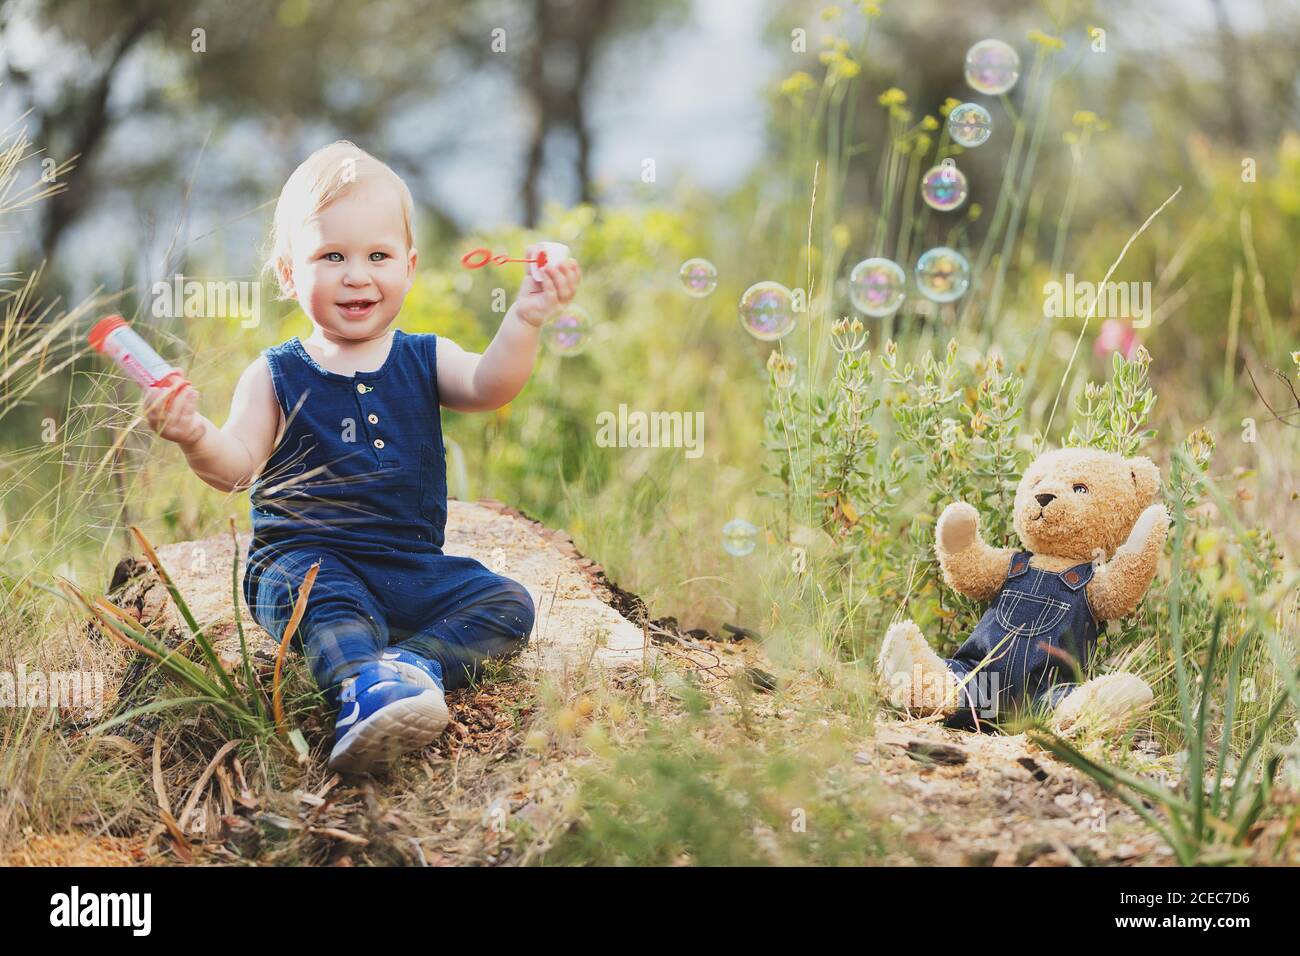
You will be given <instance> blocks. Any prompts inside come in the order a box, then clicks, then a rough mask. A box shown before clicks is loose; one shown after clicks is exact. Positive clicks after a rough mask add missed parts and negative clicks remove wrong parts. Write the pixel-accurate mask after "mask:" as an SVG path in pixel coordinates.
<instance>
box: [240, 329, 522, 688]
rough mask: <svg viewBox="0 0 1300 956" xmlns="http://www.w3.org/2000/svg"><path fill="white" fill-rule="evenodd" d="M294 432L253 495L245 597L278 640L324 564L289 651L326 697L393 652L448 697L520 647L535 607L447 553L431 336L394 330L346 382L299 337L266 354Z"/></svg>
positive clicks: (502, 581) (506, 584) (504, 582)
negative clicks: (367, 368)
mask: <svg viewBox="0 0 1300 956" xmlns="http://www.w3.org/2000/svg"><path fill="white" fill-rule="evenodd" d="M263 355H265V356H266V360H267V364H268V365H269V366H270V370H271V381H272V383H273V384H274V386H275V395H276V400H277V401H278V402H279V404H280V408H281V409H282V411H283V412H284V417H285V430H284V433H283V435H282V436H281V438H280V441H279V442H278V443H277V445H276V447H275V450H274V451H273V452H272V453H271V456H270V458H269V459H268V460H267V462H266V464H265V466H264V467H263V469H262V472H261V474H260V475H259V476H258V478H257V480H256V481H255V482H254V484H253V486H252V488H251V489H250V502H251V505H252V524H253V539H252V542H251V544H250V545H249V549H248V560H247V564H246V566H245V572H244V582H243V592H244V600H245V601H246V602H247V603H248V607H249V610H250V611H251V612H252V614H253V617H254V619H255V620H256V621H257V622H258V623H259V624H261V625H262V626H263V627H264V628H266V629H267V631H268V632H270V634H271V635H272V636H273V637H275V638H276V639H277V640H279V639H280V638H281V637H282V636H283V633H284V628H285V626H286V624H287V623H288V619H289V616H290V614H291V612H292V609H293V600H294V597H295V596H296V594H297V592H298V588H299V586H300V585H301V583H302V580H303V578H304V577H305V576H306V573H307V569H308V568H309V567H310V566H311V565H312V564H313V563H315V562H317V561H319V562H320V568H319V570H318V572H317V577H316V580H315V582H314V584H313V586H312V591H311V595H310V597H309V598H308V601H307V609H306V612H305V614H304V617H303V620H302V622H301V623H300V624H299V627H298V629H297V632H296V635H295V641H296V642H298V644H299V646H300V647H301V648H302V649H303V651H304V653H305V655H306V657H307V661H308V664H309V666H310V667H311V670H312V674H313V676H314V677H315V679H316V682H317V684H318V685H319V686H320V687H321V688H322V689H325V690H332V689H335V688H336V687H337V685H338V684H339V682H341V681H342V680H343V679H344V678H347V677H351V676H354V675H355V674H356V673H357V671H358V670H359V669H360V667H361V665H362V664H364V663H366V662H367V661H373V660H376V659H377V658H378V657H379V655H380V654H381V653H382V652H383V650H384V648H386V647H387V646H388V645H389V644H400V645H401V646H402V647H404V648H406V649H408V650H411V651H413V652H415V653H418V654H422V655H423V656H425V657H428V658H430V659H431V660H436V661H438V662H439V663H440V664H441V667H442V673H443V676H444V680H445V682H446V685H447V689H449V690H450V689H453V688H455V687H458V686H463V685H464V684H465V683H467V682H468V681H469V680H471V679H472V678H473V677H474V676H475V675H476V674H477V672H478V669H479V666H480V665H481V664H482V663H483V661H485V660H486V659H488V658H489V657H501V656H508V655H510V654H513V653H516V652H518V651H519V650H520V649H521V648H522V647H523V645H524V644H525V642H526V641H527V639H528V634H529V632H530V631H531V630H532V625H533V611H534V608H533V602H532V598H531V597H530V596H529V594H528V591H527V590H526V589H525V588H524V587H523V585H521V584H519V583H518V582H516V581H512V580H510V579H509V578H505V577H503V576H501V575H498V574H494V573H493V572H491V571H490V570H488V569H487V568H485V567H484V566H483V565H482V564H480V563H479V562H478V561H475V560H474V559H472V558H467V557H458V556H453V555H446V554H443V553H442V545H443V541H444V532H445V529H446V524H447V470H446V453H445V451H444V448H443V441H442V417H441V412H440V403H439V398H438V375H437V369H438V366H437V336H436V335H431V334H420V335H412V334H408V333H406V332H403V331H402V330H400V329H395V330H394V331H393V340H392V346H391V349H390V351H389V354H388V358H387V359H385V361H384V363H383V365H382V366H380V367H379V368H378V369H376V370H374V371H371V372H357V373H356V374H355V375H342V374H339V373H338V372H332V371H330V370H328V369H326V368H324V367H323V366H321V365H320V364H319V363H317V362H316V360H315V359H313V358H312V357H311V355H310V354H309V353H308V352H307V350H306V349H305V348H304V347H303V344H302V342H301V340H299V339H298V338H296V337H295V338H293V339H290V340H289V341H287V342H284V343H281V344H280V345H276V346H273V347H271V348H268V349H265V350H264V351H263Z"/></svg>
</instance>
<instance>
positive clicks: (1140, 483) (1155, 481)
mask: <svg viewBox="0 0 1300 956" xmlns="http://www.w3.org/2000/svg"><path fill="white" fill-rule="evenodd" d="M1128 468H1129V476H1130V477H1131V478H1132V479H1133V484H1134V485H1135V486H1136V487H1137V497H1138V501H1139V502H1140V503H1141V504H1142V506H1143V507H1144V508H1145V507H1146V506H1147V505H1151V504H1155V503H1156V501H1157V500H1158V499H1159V497H1160V469H1159V468H1157V467H1156V463H1155V462H1153V461H1152V460H1151V459H1150V458H1147V457H1145V456H1138V457H1137V458H1130V459H1129V460H1128Z"/></svg>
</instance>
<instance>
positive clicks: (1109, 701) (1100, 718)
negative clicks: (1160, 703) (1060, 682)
mask: <svg viewBox="0 0 1300 956" xmlns="http://www.w3.org/2000/svg"><path fill="white" fill-rule="evenodd" d="M1151 701H1152V694H1151V688H1150V687H1148V686H1147V685H1146V682H1145V681H1144V680H1142V678H1140V677H1137V676H1135V675H1133V674H1106V675H1104V676H1102V677H1094V678H1093V679H1092V680H1090V681H1088V682H1087V683H1085V684H1082V685H1080V686H1079V687H1077V688H1075V689H1074V690H1073V691H1071V692H1070V694H1069V695H1068V696H1067V697H1066V698H1065V699H1064V700H1063V701H1061V703H1060V704H1058V705H1057V707H1056V711H1055V712H1054V713H1053V715H1052V726H1053V729H1055V730H1056V731H1057V732H1058V733H1062V732H1065V731H1067V730H1068V731H1069V732H1070V733H1071V734H1077V733H1080V732H1082V731H1089V732H1104V731H1107V730H1115V729H1117V728H1119V727H1121V726H1123V725H1124V724H1125V723H1127V722H1128V720H1129V719H1130V718H1131V717H1133V716H1134V715H1136V714H1137V713H1139V712H1140V711H1143V710H1145V709H1146V708H1148V707H1150V706H1151Z"/></svg>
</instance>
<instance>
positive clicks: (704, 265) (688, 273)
mask: <svg viewBox="0 0 1300 956" xmlns="http://www.w3.org/2000/svg"><path fill="white" fill-rule="evenodd" d="M677 277H678V278H679V279H681V282H682V288H683V289H684V290H686V294H687V295H689V296H690V297H691V298H693V299H702V298H704V297H705V296H706V295H710V294H712V292H713V290H714V289H716V288H717V287H718V267H717V266H715V265H714V264H713V263H712V262H710V261H709V260H708V259H687V260H686V261H685V262H683V263H682V267H681V268H680V269H679V270H677Z"/></svg>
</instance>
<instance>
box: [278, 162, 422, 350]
mask: <svg viewBox="0 0 1300 956" xmlns="http://www.w3.org/2000/svg"><path fill="white" fill-rule="evenodd" d="M293 250H294V257H293V272H292V275H291V276H290V283H291V289H292V291H293V294H294V297H295V298H296V299H297V300H298V304H299V305H300V306H302V309H303V311H304V312H306V313H307V314H308V315H309V316H310V317H311V320H312V322H314V323H315V324H316V326H317V327H318V328H320V329H321V330H322V331H324V332H326V333H328V335H329V336H330V338H334V339H356V340H365V339H371V338H376V337H378V336H381V335H383V334H384V333H385V332H386V331H387V329H388V326H389V325H391V324H392V322H393V320H394V319H395V318H397V313H398V312H399V311H401V308H402V300H403V299H405V298H406V293H407V292H409V291H410V290H411V284H412V282H413V281H414V279H415V260H416V254H415V250H414V249H410V248H408V247H407V245H406V233H405V230H404V228H403V226H402V205H401V200H400V199H399V198H398V195H397V190H396V188H394V186H393V185H392V184H391V183H390V182H387V181H386V180H384V179H382V178H381V177H378V176H369V177H365V176H362V177H361V178H359V179H358V181H357V182H356V183H355V184H354V185H353V186H352V188H351V189H350V190H349V191H348V192H347V193H345V194H344V195H343V196H340V197H339V198H338V199H336V200H334V202H332V203H330V204H329V205H328V206H326V207H325V208H324V209H322V210H321V211H320V213H319V214H318V215H316V216H313V217H312V218H311V219H308V220H307V221H306V222H304V223H303V224H302V226H301V227H300V228H299V230H298V232H297V233H296V234H295V235H294V237H293Z"/></svg>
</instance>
